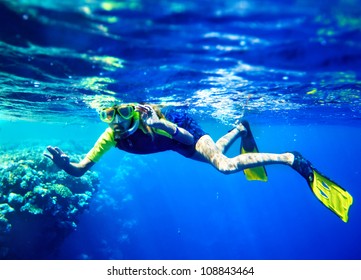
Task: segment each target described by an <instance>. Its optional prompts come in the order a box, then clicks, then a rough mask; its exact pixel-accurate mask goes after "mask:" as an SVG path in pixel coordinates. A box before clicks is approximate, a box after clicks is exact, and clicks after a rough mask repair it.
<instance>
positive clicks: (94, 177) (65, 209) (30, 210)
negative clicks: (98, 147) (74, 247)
mask: <svg viewBox="0 0 361 280" xmlns="http://www.w3.org/2000/svg"><path fill="white" fill-rule="evenodd" d="M43 151H44V147H37V148H34V147H30V148H21V149H19V147H17V148H9V147H7V148H6V149H1V150H0V259H45V258H51V256H52V254H55V253H56V249H57V248H58V247H59V246H60V244H61V243H62V241H63V240H64V238H65V237H66V236H68V235H69V234H70V233H71V232H72V231H74V230H75V229H76V228H77V222H78V218H79V215H80V214H81V213H82V212H83V211H84V210H85V209H87V208H88V206H89V202H90V199H91V198H92V196H93V194H94V192H95V191H96V190H97V188H98V185H99V177H98V174H97V173H96V172H94V171H88V172H87V173H86V174H85V175H84V176H83V177H81V178H75V177H72V176H69V175H67V174H66V173H65V172H64V171H60V170H59V169H58V168H57V167H56V166H55V165H53V164H52V162H51V160H49V159H47V158H45V157H44V156H43V155H42V154H43ZM82 157H83V155H75V156H74V155H73V154H72V155H71V160H73V161H78V160H79V159H80V158H82Z"/></svg>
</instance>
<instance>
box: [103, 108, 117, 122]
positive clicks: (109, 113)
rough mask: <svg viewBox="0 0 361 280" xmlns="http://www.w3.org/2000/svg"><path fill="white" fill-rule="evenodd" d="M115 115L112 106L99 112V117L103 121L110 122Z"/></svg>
mask: <svg viewBox="0 0 361 280" xmlns="http://www.w3.org/2000/svg"><path fill="white" fill-rule="evenodd" d="M114 117H115V109H114V108H107V109H104V110H103V111H101V112H100V119H101V120H102V121H103V122H106V123H111V122H112V121H113V120H114Z"/></svg>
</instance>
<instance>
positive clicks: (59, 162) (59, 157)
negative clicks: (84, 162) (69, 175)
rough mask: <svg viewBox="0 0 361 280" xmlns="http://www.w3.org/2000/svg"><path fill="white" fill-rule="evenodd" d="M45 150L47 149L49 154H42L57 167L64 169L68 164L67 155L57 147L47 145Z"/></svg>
mask: <svg viewBox="0 0 361 280" xmlns="http://www.w3.org/2000/svg"><path fill="white" fill-rule="evenodd" d="M47 150H48V151H49V153H50V155H49V154H47V153H44V154H43V155H44V156H45V157H47V158H50V159H51V160H52V161H53V162H54V164H55V165H56V166H57V167H59V168H61V169H64V168H66V167H68V166H69V164H70V159H69V156H68V155H67V154H65V153H64V152H63V151H62V150H60V149H59V148H58V147H51V146H48V147H47Z"/></svg>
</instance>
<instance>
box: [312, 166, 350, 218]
mask: <svg viewBox="0 0 361 280" xmlns="http://www.w3.org/2000/svg"><path fill="white" fill-rule="evenodd" d="M313 175H314V178H313V181H312V182H309V186H310V188H311V190H312V192H313V193H314V194H315V196H316V197H317V198H318V199H319V200H320V201H321V202H322V203H323V204H324V205H325V206H326V207H327V208H329V209H330V210H331V211H332V212H334V213H335V214H336V215H337V216H339V217H340V218H341V220H342V221H344V222H345V223H347V221H348V210H349V208H350V206H351V205H352V202H353V198H352V196H351V195H350V194H349V193H348V192H347V191H346V190H344V189H343V188H341V187H340V186H339V185H337V184H336V183H335V182H333V181H332V180H331V179H329V178H327V177H325V176H324V175H322V174H321V173H320V172H319V171H318V170H315V169H313Z"/></svg>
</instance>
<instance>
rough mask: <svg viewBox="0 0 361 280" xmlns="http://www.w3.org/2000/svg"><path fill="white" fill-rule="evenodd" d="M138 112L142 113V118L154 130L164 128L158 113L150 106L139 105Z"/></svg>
mask: <svg viewBox="0 0 361 280" xmlns="http://www.w3.org/2000/svg"><path fill="white" fill-rule="evenodd" d="M135 110H136V111H138V112H140V117H141V118H142V120H143V121H144V122H145V124H146V125H148V126H150V127H154V128H161V127H162V126H164V124H163V122H162V121H161V120H160V119H159V117H158V115H157V113H156V112H155V111H154V109H153V108H152V107H151V106H149V105H137V106H136V108H135Z"/></svg>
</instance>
